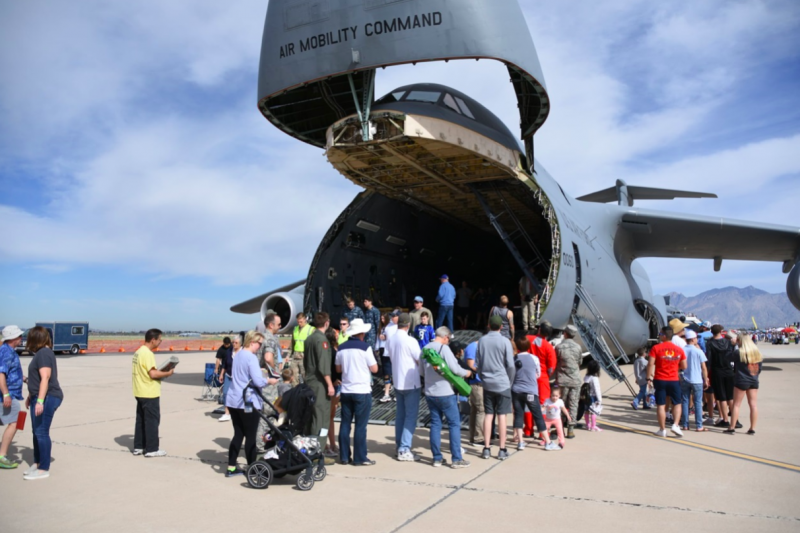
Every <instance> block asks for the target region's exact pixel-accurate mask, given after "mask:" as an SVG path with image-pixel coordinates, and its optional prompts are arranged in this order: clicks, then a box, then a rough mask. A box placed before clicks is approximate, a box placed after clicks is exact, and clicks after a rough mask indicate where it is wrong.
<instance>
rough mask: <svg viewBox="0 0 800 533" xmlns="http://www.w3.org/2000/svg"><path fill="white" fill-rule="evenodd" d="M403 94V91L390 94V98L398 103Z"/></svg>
mask: <svg viewBox="0 0 800 533" xmlns="http://www.w3.org/2000/svg"><path fill="white" fill-rule="evenodd" d="M404 94H406V92H405V91H397V92H394V93H392V96H393V97H394V99H395V100H396V101H399V100H400V99H401V98H402V97H403V95H404Z"/></svg>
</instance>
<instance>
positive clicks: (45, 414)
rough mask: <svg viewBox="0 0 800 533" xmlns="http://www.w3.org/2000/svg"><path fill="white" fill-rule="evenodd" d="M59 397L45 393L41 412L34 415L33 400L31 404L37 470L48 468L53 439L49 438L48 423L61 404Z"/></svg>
mask: <svg viewBox="0 0 800 533" xmlns="http://www.w3.org/2000/svg"><path fill="white" fill-rule="evenodd" d="M61 401H62V400H61V398H56V397H54V396H50V395H47V396H45V397H44V404H43V408H44V409H43V410H42V414H40V415H39V416H36V409H35V407H34V406H35V402H34V403H33V404H31V426H32V428H33V461H34V462H35V463H36V464H38V465H39V470H50V452H51V451H52V449H53V441H51V440H50V424H52V423H53V415H55V414H56V409H58V407H59V406H60V405H61Z"/></svg>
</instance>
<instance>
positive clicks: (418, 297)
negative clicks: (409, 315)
mask: <svg viewBox="0 0 800 533" xmlns="http://www.w3.org/2000/svg"><path fill="white" fill-rule="evenodd" d="M414 301H415V302H424V301H425V300H423V299H422V296H415V297H414Z"/></svg>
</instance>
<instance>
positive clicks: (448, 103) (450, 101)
mask: <svg viewBox="0 0 800 533" xmlns="http://www.w3.org/2000/svg"><path fill="white" fill-rule="evenodd" d="M442 102H444V105H446V106H447V107H449V108H450V109H452V110H453V111H455V112H456V113H458V114H459V115H460V114H461V110H460V109H459V108H458V104H457V103H456V101H455V100H454V99H453V97H452V96H451V95H450V94H449V93H444V100H442Z"/></svg>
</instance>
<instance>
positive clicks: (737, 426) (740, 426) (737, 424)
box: [736, 420, 742, 429]
mask: <svg viewBox="0 0 800 533" xmlns="http://www.w3.org/2000/svg"><path fill="white" fill-rule="evenodd" d="M736 429H742V424H741V422H739V421H738V420H737V421H736Z"/></svg>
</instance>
